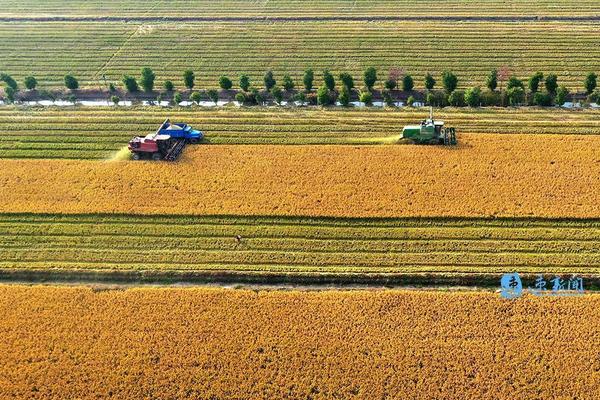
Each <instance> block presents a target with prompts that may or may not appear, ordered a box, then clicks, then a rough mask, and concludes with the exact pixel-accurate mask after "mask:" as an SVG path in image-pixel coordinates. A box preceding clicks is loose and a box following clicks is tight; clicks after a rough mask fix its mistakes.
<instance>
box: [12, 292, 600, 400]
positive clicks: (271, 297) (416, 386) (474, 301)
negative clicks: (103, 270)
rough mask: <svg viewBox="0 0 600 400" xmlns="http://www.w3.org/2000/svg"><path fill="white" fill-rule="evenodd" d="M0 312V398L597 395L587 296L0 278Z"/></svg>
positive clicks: (593, 301)
mask: <svg viewBox="0 0 600 400" xmlns="http://www.w3.org/2000/svg"><path fill="white" fill-rule="evenodd" d="M0 314H1V315H2V319H3V323H2V324H1V325H0V334H1V336H2V339H3V340H1V341H0V397H2V398H13V397H18V398H30V399H42V398H108V397H114V398H150V397H152V398H206V399H209V398H240V399H241V398H252V399H262V398H264V399H275V398H313V399H324V398H357V399H358V398H360V399H381V398H412V399H430V398H432V397H437V398H452V399H475V398H518V399H524V400H527V399H540V398H543V399H550V398H560V395H561V394H568V396H567V397H568V398H571V396H572V394H574V393H585V396H584V397H583V398H590V399H592V398H598V397H600V383H599V382H600V358H599V354H598V348H600V333H599V331H598V329H597V321H598V320H599V319H600V298H599V297H598V296H597V295H586V296H585V297H571V298H535V297H532V296H528V297H524V298H520V299H517V300H514V301H509V300H504V299H501V298H500V295H499V294H498V293H491V292H471V293H468V292H424V291H352V292H350V291H329V292H298V291H290V292H268V291H267V292H265V291H259V292H255V291H249V290H226V289H225V290H224V289H128V290H93V289H91V288H78V287H73V288H58V287H26V286H0ZM557 395H559V396H558V397H557ZM565 398H566V397H565Z"/></svg>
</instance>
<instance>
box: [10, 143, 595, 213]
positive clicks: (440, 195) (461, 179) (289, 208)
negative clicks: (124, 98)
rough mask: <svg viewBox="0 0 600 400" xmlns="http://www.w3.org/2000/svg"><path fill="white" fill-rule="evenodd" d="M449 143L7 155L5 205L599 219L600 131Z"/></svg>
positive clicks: (61, 209)
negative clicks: (95, 158) (122, 156)
mask: <svg viewBox="0 0 600 400" xmlns="http://www.w3.org/2000/svg"><path fill="white" fill-rule="evenodd" d="M459 139H460V145H459V146H458V147H456V148H446V147H443V146H409V145H406V146H377V147H373V146H226V145H225V146H195V147H189V148H188V149H186V153H185V154H184V156H183V158H182V159H181V160H180V161H178V162H177V163H173V164H168V163H152V162H131V161H130V162H90V161H62V160H60V161H53V160H4V161H2V169H0V183H1V185H0V198H2V199H3V201H2V202H1V203H0V212H34V213H39V212H53V213H103V212H106V213H139V214H196V215H224V214H227V215H277V216H286V215H288V216H289V215H305V216H337V217H409V216H416V217H420V216H465V217H477V216H536V217H564V218H597V217H598V216H600V203H599V202H598V199H599V198H600V153H599V152H598V151H597V149H598V146H600V137H599V136H572V135H535V136H532V135H485V136H480V135H479V136H478V135H461V136H460V138H459Z"/></svg>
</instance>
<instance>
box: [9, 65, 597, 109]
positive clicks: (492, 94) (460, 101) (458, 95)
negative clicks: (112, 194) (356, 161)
mask: <svg viewBox="0 0 600 400" xmlns="http://www.w3.org/2000/svg"><path fill="white" fill-rule="evenodd" d="M155 78H156V75H155V73H154V72H153V71H152V69H150V68H148V67H145V68H142V70H141V76H140V79H139V83H138V80H137V79H136V78H135V77H133V76H129V75H126V76H124V77H123V80H122V82H123V85H124V87H125V89H126V90H127V92H129V93H136V92H138V91H140V86H141V89H142V90H143V91H145V92H152V91H153V90H154V83H155ZM338 79H339V81H340V82H341V88H340V89H339V90H337V89H336V83H337V82H336V77H335V76H334V75H333V74H332V73H331V72H330V71H329V70H325V71H323V75H322V80H323V85H322V86H321V87H319V88H318V90H317V91H316V93H312V91H313V87H314V81H315V73H314V71H313V70H312V69H308V70H306V71H305V72H304V75H303V78H302V83H303V86H304V90H305V92H306V93H302V92H298V93H297V94H296V95H295V97H294V99H295V100H296V101H300V102H302V101H307V100H308V102H312V101H313V100H315V101H316V103H317V104H322V105H327V104H331V103H334V102H335V101H339V102H340V103H341V104H343V105H346V104H349V102H350V98H351V95H352V91H353V90H354V89H355V83H354V78H353V77H352V75H350V74H349V73H347V72H343V73H340V74H339V75H338ZM378 79H379V78H378V76H377V70H376V69H375V68H373V67H370V68H367V69H366V70H365V71H364V73H363V79H362V80H363V83H364V87H363V88H362V90H359V92H358V97H359V99H360V100H361V101H362V102H364V103H366V104H369V103H370V102H371V101H372V98H373V93H372V91H373V88H374V86H375V84H376V83H377V81H378ZM0 80H2V81H4V82H5V83H6V85H7V86H6V88H5V98H6V99H7V100H8V101H12V100H14V94H15V93H16V91H17V90H18V87H17V82H16V81H15V80H14V79H13V78H12V77H11V76H9V75H7V74H4V73H3V74H0ZM441 80H442V86H443V92H441V91H435V90H434V89H435V86H436V84H437V81H436V79H435V78H434V77H433V76H432V75H431V74H430V73H428V74H426V75H425V77H424V79H423V83H424V86H425V89H426V92H425V99H424V100H425V102H426V103H428V104H432V105H438V106H444V105H454V106H463V105H469V106H480V105H519V104H524V103H527V104H533V105H540V106H548V105H552V104H558V105H562V104H564V102H565V99H566V98H567V96H568V95H569V91H568V89H567V88H566V87H565V86H559V85H558V76H557V75H556V74H548V75H546V76H544V74H543V73H542V72H536V73H535V74H533V75H532V76H531V77H530V78H529V79H528V80H527V82H526V83H525V82H524V81H523V80H521V79H519V78H517V77H516V76H515V75H512V74H511V73H510V71H509V70H508V69H507V68H506V67H502V68H500V69H499V70H492V71H490V73H489V74H488V75H487V77H486V82H485V84H486V87H487V89H488V92H483V91H482V90H481V88H480V87H472V88H469V89H467V90H466V91H464V92H463V91H457V90H456V88H457V86H458V77H457V76H456V75H455V74H454V73H452V72H451V71H444V72H443V73H442V75H441ZM504 81H506V86H505V89H502V84H503V82H504ZM37 83H38V82H37V79H36V78H35V77H33V76H28V77H26V78H25V79H24V85H25V87H26V88H27V89H29V90H31V89H35V88H36V87H37ZM183 83H184V85H185V87H186V88H187V89H190V90H192V89H193V88H194V87H195V74H194V72H193V71H192V70H187V71H185V72H184V73H183ZM263 83H264V90H265V91H266V92H267V93H268V94H270V95H271V96H272V97H273V99H274V100H275V101H276V102H278V103H281V101H282V99H283V97H284V91H286V92H291V91H293V90H294V89H295V86H296V85H295V82H294V80H293V79H292V77H291V76H290V75H284V76H283V78H282V81H281V86H278V85H277V81H276V79H275V76H274V74H273V72H272V71H267V72H266V73H265V75H264V76H263ZM64 84H65V87H66V88H67V89H70V90H75V89H78V88H79V82H78V80H77V78H75V77H74V76H73V75H66V76H65V77H64ZM218 84H219V87H220V88H221V89H224V90H230V89H232V88H233V81H232V80H231V79H230V78H229V77H228V76H225V75H223V76H221V77H220V78H219V82H218ZM238 85H239V87H240V89H241V90H242V92H239V93H237V94H236V100H238V101H240V102H243V103H251V104H261V103H263V102H264V100H265V95H266V94H265V93H264V92H261V91H260V90H258V89H257V88H255V87H252V85H251V80H250V78H249V77H248V76H247V75H240V76H239V79H238ZM542 85H543V87H544V89H545V90H542ZM383 86H384V90H383V91H382V96H383V99H384V101H385V102H386V103H393V100H392V96H391V94H390V92H391V91H392V90H395V89H401V90H402V91H405V92H412V91H413V90H414V86H415V82H414V79H413V77H412V76H411V75H409V74H406V73H405V72H404V70H402V69H397V68H394V69H391V70H390V71H389V74H388V77H387V79H386V80H385V81H384V82H383ZM596 87H597V75H596V73H594V72H590V73H589V74H587V76H586V78H585V81H584V88H585V91H586V94H587V95H589V96H590V100H591V101H596V100H597V99H598V97H599V94H598V93H597V92H594V91H595V90H596ZM108 89H109V91H110V92H112V93H113V94H114V93H116V91H117V89H116V86H115V85H114V83H110V84H109V86H108ZM164 89H165V90H166V91H168V92H172V91H174V90H175V85H174V84H173V82H172V81H170V80H167V81H165V82H164ZM176 95H177V93H176V94H175V96H174V100H175V101H176V100H177V97H179V98H181V95H179V96H176ZM206 95H207V96H208V98H210V99H213V100H214V101H215V102H216V101H217V100H218V98H219V93H218V92H217V91H216V90H215V89H211V90H208V91H206ZM113 98H114V96H113ZM201 98H202V94H200V92H193V93H192V94H191V95H190V99H191V100H192V101H200V100H201ZM408 100H409V103H411V100H412V101H414V97H413V98H412V99H411V97H409V99H408Z"/></svg>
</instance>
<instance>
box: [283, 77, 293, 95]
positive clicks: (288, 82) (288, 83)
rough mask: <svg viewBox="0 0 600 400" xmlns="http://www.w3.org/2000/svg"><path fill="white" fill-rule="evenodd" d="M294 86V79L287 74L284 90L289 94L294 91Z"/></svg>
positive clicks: (284, 80) (284, 78)
mask: <svg viewBox="0 0 600 400" xmlns="http://www.w3.org/2000/svg"><path fill="white" fill-rule="evenodd" d="M294 86H296V85H294V80H293V79H292V77H291V76H290V75H289V74H285V75H284V76H283V88H284V89H285V90H287V91H288V92H289V91H290V90H294Z"/></svg>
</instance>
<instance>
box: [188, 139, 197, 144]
mask: <svg viewBox="0 0 600 400" xmlns="http://www.w3.org/2000/svg"><path fill="white" fill-rule="evenodd" d="M190 143H191V144H197V143H198V139H197V138H192V139H190Z"/></svg>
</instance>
